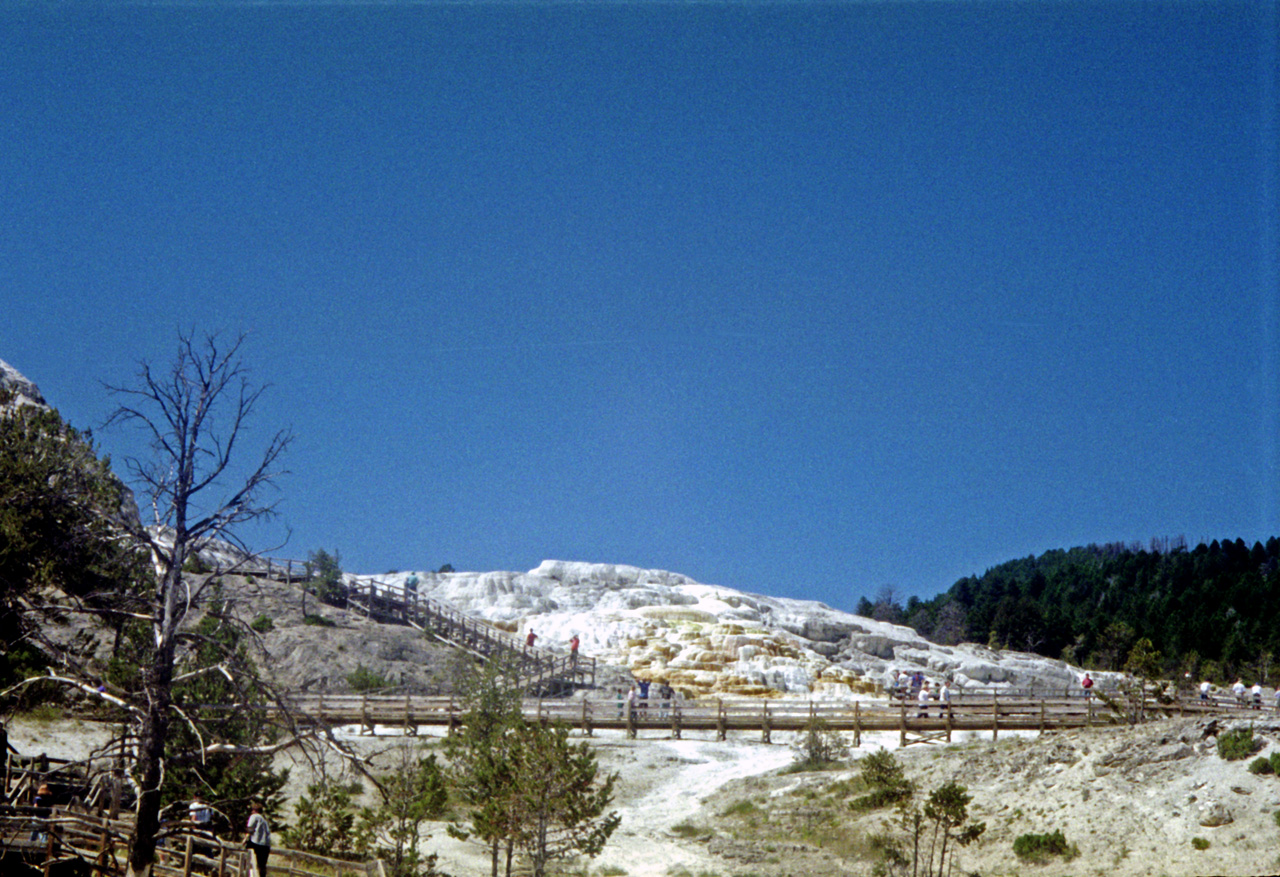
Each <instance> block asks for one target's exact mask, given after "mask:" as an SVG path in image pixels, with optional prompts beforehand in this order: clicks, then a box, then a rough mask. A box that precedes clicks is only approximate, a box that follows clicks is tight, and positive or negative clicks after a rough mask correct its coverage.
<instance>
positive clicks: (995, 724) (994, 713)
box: [991, 688, 1000, 743]
mask: <svg viewBox="0 0 1280 877" xmlns="http://www.w3.org/2000/svg"><path fill="white" fill-rule="evenodd" d="M999 738H1000V699H999V697H997V696H996V692H995V689H994V688H993V689H991V741H992V742H993V743H994V742H995V741H996V740H998V739H999Z"/></svg>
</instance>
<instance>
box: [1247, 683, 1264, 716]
mask: <svg viewBox="0 0 1280 877" xmlns="http://www.w3.org/2000/svg"><path fill="white" fill-rule="evenodd" d="M1249 693H1250V694H1251V695H1253V708H1254V709H1256V710H1260V709H1262V684H1261V683H1259V682H1255V683H1253V688H1251V689H1250V690H1249Z"/></svg>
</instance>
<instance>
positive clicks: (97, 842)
mask: <svg viewBox="0 0 1280 877" xmlns="http://www.w3.org/2000/svg"><path fill="white" fill-rule="evenodd" d="M163 830H164V832H165V837H164V840H163V841H162V846H161V847H160V848H159V849H157V850H156V864H155V868H154V871H153V873H155V874H156V875H158V877H191V875H193V874H194V875H210V877H255V870H254V868H253V865H252V864H251V863H250V861H249V852H248V850H246V849H245V848H244V845H243V844H237V843H230V842H227V841H225V840H221V839H219V838H216V837H214V836H212V835H210V834H208V833H206V832H197V831H195V830H193V829H191V828H188V827H186V825H185V824H174V825H168V826H166V827H165V828H164V829H163ZM132 833H133V820H132V819H131V818H124V819H108V818H105V817H100V816H93V815H91V814H88V813H82V812H78V811H75V810H71V809H68V808H65V807H41V808H39V809H37V808H35V807H13V806H3V807H0V851H3V854H4V856H5V857H10V856H14V857H19V858H21V859H23V860H24V861H26V862H27V863H28V864H31V865H34V866H35V867H36V868H39V869H41V871H42V873H43V874H45V875H49V874H51V873H59V872H60V871H62V870H63V869H67V868H70V867H72V866H78V867H79V868H80V869H86V868H87V869H89V870H91V871H92V872H93V873H95V874H101V875H121V874H124V873H125V870H126V867H125V865H126V863H125V858H126V856H127V855H128V850H129V838H130V836H131V835H132ZM0 868H2V866H0ZM268 871H269V872H270V874H271V875H280V877H283V875H288V877H385V875H386V867H385V865H384V863H383V862H382V861H380V860H377V859H374V860H371V861H361V862H350V861H344V860H342V859H332V858H329V857H327V856H316V855H312V854H311V853H304V852H302V851H300V850H291V849H288V848H287V847H280V846H276V845H273V846H272V848H271V860H270V862H269V863H268ZM81 873H83V870H82V871H81Z"/></svg>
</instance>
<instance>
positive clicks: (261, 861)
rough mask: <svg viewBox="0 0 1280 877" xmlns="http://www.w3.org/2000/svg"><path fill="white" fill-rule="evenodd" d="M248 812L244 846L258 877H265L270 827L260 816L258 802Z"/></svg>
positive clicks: (250, 806) (269, 846)
mask: <svg viewBox="0 0 1280 877" xmlns="http://www.w3.org/2000/svg"><path fill="white" fill-rule="evenodd" d="M249 811H250V812H249V822H248V824H247V825H246V826H245V829H246V830H247V831H248V834H247V835H246V836H245V840H244V845H245V846H246V847H248V848H249V850H250V851H251V852H252V853H253V859H254V865H255V866H256V868H257V871H258V877H267V856H269V855H271V826H270V825H268V824H267V817H265V816H263V815H262V803H261V802H260V801H254V802H253V803H252V804H250V805H249Z"/></svg>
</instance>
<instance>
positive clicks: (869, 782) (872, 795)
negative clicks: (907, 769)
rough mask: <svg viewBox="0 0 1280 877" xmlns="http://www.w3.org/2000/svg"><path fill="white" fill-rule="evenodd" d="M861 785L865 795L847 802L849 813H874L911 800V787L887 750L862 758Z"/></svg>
mask: <svg viewBox="0 0 1280 877" xmlns="http://www.w3.org/2000/svg"><path fill="white" fill-rule="evenodd" d="M859 765H860V766H861V768H862V773H861V781H862V786H863V788H865V789H866V790H867V792H866V794H864V795H861V796H859V797H857V798H854V799H853V800H852V801H850V802H849V807H850V809H852V810H876V809H878V808H880V807H889V806H891V805H893V804H898V803H900V802H902V801H905V800H907V799H908V798H910V797H911V795H912V793H914V792H915V787H914V786H913V785H912V784H911V781H910V780H908V779H907V777H906V774H905V773H903V770H902V765H901V764H899V763H898V760H897V759H896V758H894V757H893V753H892V752H890V751H889V750H888V749H878V750H876V751H875V752H872V753H871V754H869V755H866V756H864V757H863V759H862V760H861V761H860V762H859Z"/></svg>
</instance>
